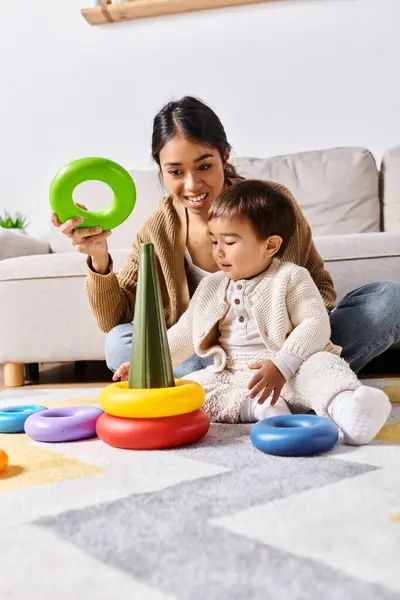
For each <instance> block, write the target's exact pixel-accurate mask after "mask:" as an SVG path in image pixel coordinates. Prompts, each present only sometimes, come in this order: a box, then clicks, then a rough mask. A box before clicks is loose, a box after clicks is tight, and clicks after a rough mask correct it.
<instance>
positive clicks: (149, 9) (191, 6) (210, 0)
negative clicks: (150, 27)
mask: <svg viewBox="0 0 400 600" xmlns="http://www.w3.org/2000/svg"><path fill="white" fill-rule="evenodd" d="M277 1H279V0H131V1H129V2H123V3H118V4H114V3H113V2H112V0H101V2H100V5H99V6H96V7H95V8H83V9H82V10H81V13H82V15H83V16H84V17H85V19H86V20H87V22H88V23H90V24H91V25H104V24H106V23H115V22H121V21H131V20H133V19H143V18H146V17H157V16H160V15H172V14H178V13H184V12H193V11H198V10H211V9H214V8H226V7H228V6H241V5H243V4H261V3H263V2H277Z"/></svg>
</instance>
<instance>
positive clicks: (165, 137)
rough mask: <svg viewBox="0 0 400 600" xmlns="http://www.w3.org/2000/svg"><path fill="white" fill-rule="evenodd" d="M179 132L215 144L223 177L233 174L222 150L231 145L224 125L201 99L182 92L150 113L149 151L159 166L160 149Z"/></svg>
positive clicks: (210, 144) (227, 148)
mask: <svg viewBox="0 0 400 600" xmlns="http://www.w3.org/2000/svg"><path fill="white" fill-rule="evenodd" d="M177 133H181V134H182V135H183V136H184V137H185V138H187V139H190V140H193V141H195V142H200V143H201V144H205V145H208V146H212V147H213V148H216V149H217V150H218V152H219V154H220V156H221V159H222V161H223V163H224V173H225V178H226V179H229V178H232V179H234V178H236V177H238V174H237V173H236V169H235V167H234V166H233V165H231V164H230V163H228V162H226V161H225V158H224V154H225V152H226V151H227V150H230V149H231V146H230V144H229V143H228V140H227V137H226V133H225V129H224V126H223V125H222V123H221V121H220V119H219V117H218V116H217V115H216V114H215V112H214V111H213V110H212V109H211V108H210V107H209V106H207V105H206V104H204V102H201V100H198V99H197V98H193V97H192V96H185V97H184V98H181V99H180V100H174V101H171V102H168V103H167V104H165V105H164V106H163V107H162V108H161V110H160V111H159V112H158V113H157V114H156V116H155V117H154V122H153V137H152V145H151V155H152V157H153V160H155V162H156V163H157V165H158V166H160V152H161V150H162V149H163V148H164V146H165V145H166V144H167V142H169V140H170V139H171V138H172V137H173V136H174V135H176V134H177Z"/></svg>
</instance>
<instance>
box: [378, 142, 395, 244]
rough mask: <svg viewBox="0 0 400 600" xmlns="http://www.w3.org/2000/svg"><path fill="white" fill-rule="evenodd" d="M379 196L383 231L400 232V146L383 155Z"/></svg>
mask: <svg viewBox="0 0 400 600" xmlns="http://www.w3.org/2000/svg"><path fill="white" fill-rule="evenodd" d="M381 196H382V199H381V202H382V212H383V215H382V217H383V229H384V231H390V232H394V231H397V232H399V233H400V146H397V147H395V148H390V149H389V150H386V152H385V153H384V155H383V160H382V165H381Z"/></svg>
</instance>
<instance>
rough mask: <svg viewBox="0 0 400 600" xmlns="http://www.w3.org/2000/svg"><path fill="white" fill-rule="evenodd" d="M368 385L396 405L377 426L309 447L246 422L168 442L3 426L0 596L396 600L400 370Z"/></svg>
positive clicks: (73, 396)
mask: <svg viewBox="0 0 400 600" xmlns="http://www.w3.org/2000/svg"><path fill="white" fill-rule="evenodd" d="M366 383H367V384H369V385H374V386H377V387H383V388H385V389H386V390H387V391H388V393H389V395H390V397H391V400H392V402H394V403H395V404H393V411H392V415H391V417H390V418H389V421H388V424H387V425H386V426H385V427H384V429H383V430H382V431H381V432H380V433H379V435H378V436H377V440H376V441H374V442H373V443H372V444H370V445H369V446H365V447H361V448H350V447H347V446H344V445H342V444H340V443H339V444H338V445H337V446H336V447H335V449H334V450H333V451H332V452H330V453H328V454H325V455H322V456H317V457H311V458H297V459H294V458H277V457H271V456H267V455H264V454H262V453H261V452H259V451H257V450H256V449H255V448H254V447H253V446H252V445H251V443H250V441H249V429H250V426H247V425H240V426H229V425H228V426H225V425H213V426H212V427H211V430H210V432H209V434H208V435H207V436H206V437H205V438H204V439H203V440H202V441H201V442H200V443H197V444H195V445H192V446H188V447H186V448H181V449H178V450H170V451H163V452H133V451H124V450H117V449H114V448H111V447H109V446H107V445H105V444H103V443H102V442H101V441H100V440H97V439H95V440H88V441H82V442H75V443H69V444H64V443H62V444H41V443H35V442H33V441H32V440H30V439H29V438H27V436H25V435H24V434H13V435H0V448H3V449H4V450H6V452H7V453H8V455H9V458H10V466H9V468H8V470H7V471H6V472H5V473H4V474H3V476H0V598H4V599H5V600H14V599H15V600H25V599H26V600H28V599H29V600H30V599H32V598H38V599H40V600H50V599H53V598H57V599H58V600H70V599H71V598H73V597H75V596H77V597H78V598H80V597H86V598H89V599H91V598H93V599H96V600H110V599H114V598H118V599H121V600H125V599H129V600H130V599H134V600H172V599H175V600H205V599H207V600H228V599H229V600H236V599H240V600H242V599H243V600H253V599H254V600H269V599H271V600H272V599H273V600H315V599H319V598H323V599H324V600H339V599H340V600H343V599H347V598H349V599H350V598H351V600H395V599H396V600H400V575H399V560H400V404H399V403H400V379H398V380H396V379H393V380H372V381H367V382H366ZM98 393H99V389H87V388H85V389H74V390H71V389H70V390H68V389H62V390H46V391H40V390H29V389H28V388H24V389H20V390H14V391H12V390H11V391H9V390H7V391H3V392H0V407H4V406H9V405H12V404H27V403H30V404H31V403H36V404H44V405H45V406H48V407H56V406H71V405H82V404H85V405H98Z"/></svg>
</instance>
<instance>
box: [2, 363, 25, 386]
mask: <svg viewBox="0 0 400 600" xmlns="http://www.w3.org/2000/svg"><path fill="white" fill-rule="evenodd" d="M4 385H5V386H6V387H21V386H22V385H25V372H24V365H23V364H20V363H6V364H5V365H4Z"/></svg>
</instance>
